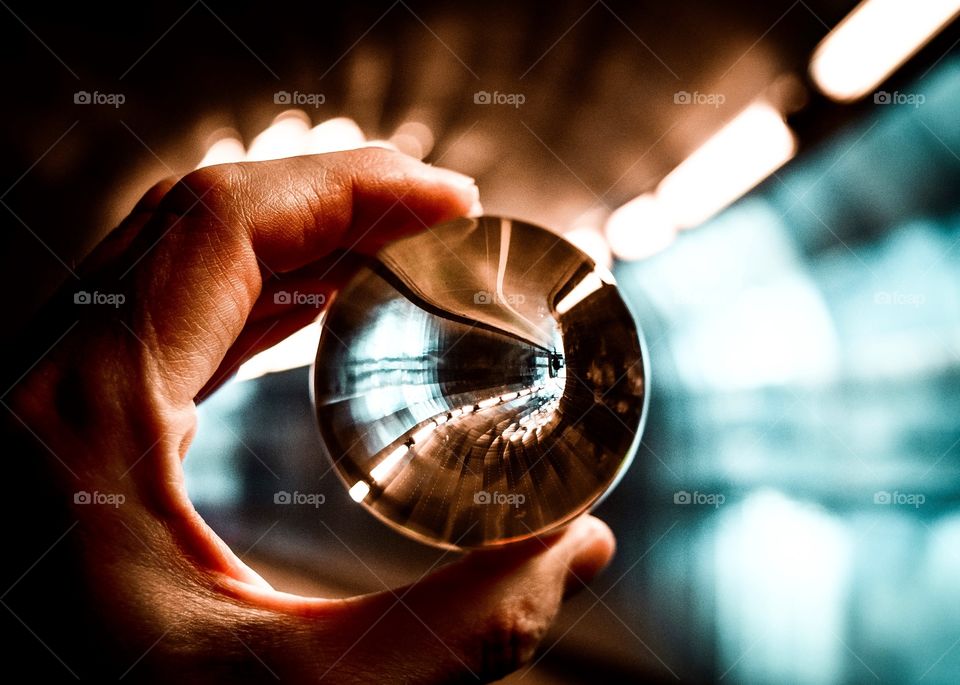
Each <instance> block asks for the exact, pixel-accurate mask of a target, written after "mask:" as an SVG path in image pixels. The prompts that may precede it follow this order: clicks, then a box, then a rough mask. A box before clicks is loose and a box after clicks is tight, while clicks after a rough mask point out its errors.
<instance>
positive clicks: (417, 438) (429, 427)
mask: <svg viewBox="0 0 960 685" xmlns="http://www.w3.org/2000/svg"><path fill="white" fill-rule="evenodd" d="M436 428H437V424H435V423H434V422H433V421H430V422H429V423H427V424H426V425H425V426H423V427H422V428H421V429H420V430H418V431H417V432H416V433H414V434H413V435H411V436H410V437H411V438H412V439H413V441H414V443H416V444H420V443H421V442H423V441H424V440H426V439H427V438H428V437H429V436H430V434H431V433H433V431H434V430H436Z"/></svg>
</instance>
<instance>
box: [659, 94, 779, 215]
mask: <svg viewBox="0 0 960 685" xmlns="http://www.w3.org/2000/svg"><path fill="white" fill-rule="evenodd" d="M796 148H797V144H796V139H795V138H794V135H793V132H792V131H791V130H790V128H789V127H788V126H787V125H786V123H784V121H783V117H782V116H781V115H780V113H779V112H778V111H777V110H776V109H774V108H773V107H772V106H771V105H769V104H767V103H764V102H756V103H754V104H752V105H750V106H748V107H747V108H746V109H744V110H743V111H742V112H740V114H738V115H737V116H736V117H735V118H734V119H733V121H731V122H729V123H728V124H727V125H726V126H724V127H723V128H722V129H720V131H718V132H717V133H716V134H714V135H713V137H711V138H710V139H709V140H708V141H707V142H706V143H704V144H703V145H702V146H701V147H699V148H698V149H697V150H695V151H694V152H693V153H692V154H691V155H690V156H689V157H687V159H685V160H684V161H683V162H681V163H680V166H678V167H677V168H676V169H674V170H673V171H671V172H670V173H669V174H667V176H666V177H665V178H664V179H663V180H662V181H661V182H660V185H658V186H657V191H656V199H657V201H658V202H659V203H661V206H662V208H663V211H664V212H665V214H666V216H668V217H670V219H671V220H672V221H673V222H674V223H675V224H676V225H677V226H679V227H680V228H689V227H691V226H697V225H699V224H701V223H703V222H704V221H706V220H707V219H709V218H710V217H711V216H713V215H714V214H716V213H717V212H719V211H720V210H721V209H723V208H725V207H726V206H727V205H729V204H730V203H731V202H733V201H734V200H736V199H738V198H739V197H740V196H741V195H743V194H744V193H746V192H747V191H748V190H750V189H751V188H753V186H755V185H756V184H757V183H759V182H760V181H762V180H763V179H764V178H766V177H767V176H769V175H770V174H771V173H773V172H774V171H776V170H777V169H778V168H779V167H780V166H782V165H783V164H784V163H785V162H786V161H787V160H789V159H790V158H791V157H793V155H794V153H795V152H796Z"/></svg>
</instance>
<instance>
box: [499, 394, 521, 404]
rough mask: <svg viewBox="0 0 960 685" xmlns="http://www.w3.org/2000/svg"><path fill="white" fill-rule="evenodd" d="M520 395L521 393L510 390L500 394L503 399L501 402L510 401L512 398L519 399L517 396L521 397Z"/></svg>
mask: <svg viewBox="0 0 960 685" xmlns="http://www.w3.org/2000/svg"><path fill="white" fill-rule="evenodd" d="M519 396H520V393H518V392H508V393H507V394H505V395H500V401H501V402H509V401H510V400H515V399H517V397H519Z"/></svg>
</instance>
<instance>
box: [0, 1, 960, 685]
mask: <svg viewBox="0 0 960 685" xmlns="http://www.w3.org/2000/svg"><path fill="white" fill-rule="evenodd" d="M0 4H2V5H3V7H2V8H0V15H2V16H3V17H4V20H3V21H2V22H0V36H2V40H0V53H2V56H3V59H2V65H3V66H2V78H3V81H4V91H5V93H6V94H7V96H6V97H5V98H4V105H3V108H2V114H0V116H2V117H3V126H2V129H0V136H2V141H3V150H4V154H3V156H2V158H0V189H2V190H0V204H2V205H3V207H2V208H0V217H2V221H3V243H4V244H3V252H2V254H3V268H2V269H0V287H2V288H3V292H7V293H16V296H9V297H7V298H6V299H5V317H4V318H5V322H6V326H5V330H6V331H7V334H8V335H9V336H10V337H11V338H13V337H15V336H16V335H17V333H18V331H20V330H21V329H22V328H23V327H24V326H25V325H27V323H28V322H29V320H30V317H31V316H32V315H33V313H34V312H35V311H36V309H37V308H38V307H39V306H40V305H41V304H42V303H43V302H44V301H45V299H46V298H48V297H49V296H50V294H51V293H52V292H53V291H54V290H55V289H56V288H57V287H59V286H60V285H61V284H63V283H65V282H68V281H70V280H72V279H74V278H75V274H74V267H75V265H76V263H77V262H78V260H80V259H81V258H82V256H83V255H84V254H86V253H87V252H88V251H89V250H90V249H91V248H92V247H93V245H95V244H96V243H97V242H98V241H99V240H100V239H101V238H102V236H103V235H105V234H106V232H107V231H109V230H110V228H111V227H112V226H114V225H115V224H116V223H117V222H118V221H119V220H120V219H121V218H122V217H123V216H124V215H125V214H126V213H127V212H128V211H129V210H130V209H131V207H132V206H133V204H134V203H135V202H136V200H137V199H138V198H139V196H140V195H141V194H142V193H143V192H144V191H145V190H146V189H147V188H149V187H150V186H151V185H152V184H153V183H154V182H156V181H157V180H159V179H161V178H164V177H166V176H169V175H171V174H182V173H186V172H188V171H189V170H191V169H193V168H196V167H198V166H201V165H206V164H213V163H217V162H222V161H230V160H237V159H269V158H276V157H283V156H289V155H292V154H303V153H308V152H323V151H330V150H335V149H343V148H350V147H356V146H359V145H363V144H378V145H389V146H393V147H396V148H397V149H399V150H401V151H403V152H406V153H407V154H411V155H414V156H416V157H420V158H423V159H425V160H426V161H428V162H431V163H434V164H438V165H444V166H449V167H451V168H454V169H456V170H458V171H461V172H463V173H466V174H470V175H472V176H475V177H476V178H477V181H478V184H479V186H480V189H481V199H482V200H483V203H484V206H485V209H486V211H487V212H488V213H494V214H506V215H509V216H513V217H516V218H520V219H524V220H528V221H530V222H532V223H536V224H539V225H543V226H545V227H548V228H550V229H551V230H555V231H557V232H558V233H562V234H563V235H565V236H566V237H567V238H568V239H569V240H571V241H572V242H574V243H575V244H577V245H579V246H580V247H581V248H582V249H584V250H585V251H587V252H588V253H589V254H590V255H591V256H593V257H594V259H595V260H597V261H598V262H600V263H604V264H606V265H609V266H611V268H612V269H613V272H614V274H615V276H616V277H617V279H618V281H619V283H620V285H621V287H622V290H623V293H624V296H625V298H626V299H627V300H628V301H629V302H630V303H631V305H632V306H633V308H634V311H635V312H636V314H637V317H638V320H639V323H640V325H641V327H642V328H643V330H644V331H645V334H646V337H647V342H648V344H649V349H650V358H651V371H652V374H651V375H652V399H651V406H650V415H649V420H648V423H647V429H646V433H645V437H644V440H643V443H642V445H641V447H640V451H639V453H638V455H637V459H636V461H635V462H634V465H633V467H632V468H631V470H630V471H629V472H628V473H627V475H626V477H625V479H624V481H623V482H622V483H621V485H620V486H619V488H618V489H617V490H616V491H615V492H613V494H612V495H611V496H610V497H609V498H608V499H607V500H606V501H605V502H604V503H603V505H602V506H601V507H600V508H599V510H598V512H597V513H598V515H600V516H601V517H603V518H604V519H605V520H607V521H608V522H609V523H610V525H611V527H612V528H613V529H614V531H615V532H616V533H617V536H618V539H619V550H618V554H617V557H616V560H615V561H614V563H613V565H612V566H611V567H610V568H609V569H608V570H607V571H606V572H605V573H604V574H603V575H602V576H601V577H600V578H598V579H597V581H596V582H594V583H593V584H592V586H591V587H590V588H589V589H587V590H586V591H584V592H583V593H581V594H580V595H579V596H578V597H577V598H576V599H575V600H574V601H572V602H570V603H569V604H568V605H567V606H566V607H565V608H564V609H563V612H562V614H561V616H560V619H559V621H558V623H557V626H556V627H555V629H554V630H553V632H552V633H551V634H550V635H549V636H548V638H547V639H546V640H545V642H544V645H543V647H542V648H541V650H540V652H539V653H538V655H537V657H536V659H535V661H534V663H533V664H532V665H531V667H529V668H527V669H525V670H523V671H521V672H520V673H518V674H516V675H514V676H512V677H511V679H510V681H511V682H521V681H525V682H528V683H581V682H595V681H598V680H601V679H602V680H604V681H611V682H619V681H631V682H677V681H683V682H687V681H689V682H702V681H727V682H739V683H847V682H850V683H861V682H863V683H873V682H884V683H886V682H895V683H906V682H921V681H922V682H924V683H952V682H956V681H957V678H958V674H960V611H958V607H960V481H958V475H960V474H958V464H960V455H958V451H960V448H958V445H960V425H958V421H957V414H958V409H960V249H958V245H960V196H958V193H957V188H958V187H960V119H958V112H960V48H958V45H960V27H958V22H955V21H954V18H955V16H956V14H957V12H958V10H960V2H956V1H955V0H954V1H950V0H922V2H907V1H906V0H866V2H863V3H862V4H860V5H858V4H857V3H856V2H851V1H849V0H796V1H795V2H789V1H767V2H761V1H760V0H730V1H729V2H725V3H722V4H721V3H709V2H707V1H706V0H689V1H686V2H677V3H659V2H652V1H650V0H643V1H641V2H630V3H626V2H613V1H612V0H597V1H596V2H593V3H590V2H583V3H575V2H574V3H564V4H560V5H558V4H557V3H545V2H542V3H507V2H499V1H495V2H490V3H485V4H484V5H483V6H477V7H466V6H463V7H456V6H453V5H450V6H446V5H444V4H442V3H439V2H415V1H413V0H397V1H396V2H392V3H391V2H382V3H373V2H364V3H351V4H350V5H349V6H348V5H347V4H346V3H332V4H321V3H310V4H306V3H304V4H299V3H288V2H272V3H266V4H258V3H252V2H239V3H222V2H212V1H210V2H208V1H206V0H197V1H196V2H193V3H192V4H191V3H190V2H183V3H160V2H142V3H137V4H136V6H134V5H130V6H129V7H126V8H121V9H119V10H118V9H117V8H115V7H106V6H105V7H102V8H100V7H91V6H86V5H83V6H81V5H69V6H65V7H62V8H58V9H57V11H56V12H52V11H50V10H49V9H48V8H44V7H43V6H41V5H37V4H32V3H25V2H10V3H9V4H8V3H0ZM316 334H317V329H316V326H314V327H312V328H311V329H308V330H305V331H304V332H302V333H300V334H297V336H295V337H294V338H293V339H292V340H290V341H287V342H286V343H284V347H283V348H282V349H281V350H273V351H268V352H266V353H264V355H262V356H261V357H259V358H256V359H254V360H251V361H250V362H248V364H247V365H245V367H244V368H242V369H241V371H240V373H239V374H238V376H237V378H236V379H235V380H233V381H232V382H230V383H228V384H227V385H226V386H225V387H224V388H223V389H222V390H220V391H219V392H218V393H217V394H216V395H214V396H213V397H211V398H210V399H209V400H208V401H207V402H206V403H204V404H203V405H202V407H201V409H200V414H201V417H200V431H199V434H198V436H197V439H196V442H195V444H194V446H193V447H192V448H191V452H190V454H189V455H188V458H187V460H186V464H185V467H186V471H187V476H188V482H189V487H190V491H191V495H192V497H193V499H194V502H195V503H196V505H197V507H198V509H199V510H200V511H201V513H202V514H203V515H204V517H205V518H206V519H207V521H208V522H209V523H210V524H211V526H212V527H213V528H214V529H215V530H216V531H217V532H218V533H219V534H220V535H221V536H222V537H223V538H224V539H225V540H226V541H227V542H228V543H229V544H230V545H231V546H232V547H233V549H234V550H235V551H236V552H237V553H238V554H239V555H240V556H241V557H242V558H243V559H244V560H246V561H247V562H248V563H250V564H251V565H252V566H254V567H255V568H257V569H258V570H260V571H261V572H262V573H263V575H264V576H265V577H267V578H268V579H269V580H270V581H272V582H273V583H274V585H275V586H276V587H278V588H280V589H284V590H289V591H292V592H300V593H305V594H326V595H336V596H346V595H350V594H354V593H358V592H368V591H374V590H380V589H383V588H384V586H397V585H400V584H403V583H408V582H413V581H415V580H416V579H417V578H419V577H420V576H421V575H422V574H424V573H425V572H428V571H429V570H430V569H432V568H435V567H436V565H438V564H442V563H445V562H446V561H449V560H450V559H452V558H453V555H451V554H449V553H444V552H441V551H438V550H432V549H430V548H427V547H424V546H421V545H419V544H417V543H415V542H412V541H410V540H407V539H405V538H402V537H401V536H399V535H398V534H397V533H395V532H393V531H392V530H390V529H388V528H387V527H385V526H384V525H382V524H380V523H379V522H377V521H376V520H374V519H373V518H372V516H370V515H369V514H367V513H366V512H364V511H363V510H362V509H361V508H360V507H359V506H357V505H356V504H355V503H354V502H353V501H352V500H351V499H350V498H349V496H348V495H347V493H346V492H345V490H344V488H343V486H342V485H341V483H340V482H339V480H337V478H336V476H335V474H334V473H332V472H331V471H330V469H329V468H328V462H327V460H326V456H325V455H324V454H323V452H322V449H321V446H320V444H319V440H318V436H317V430H316V427H315V419H314V416H313V410H312V407H311V404H310V397H309V392H308V368H307V365H308V364H309V363H310V362H311V360H312V354H313V352H314V351H315V349H316ZM22 370H23V369H22V368H21V369H20V372H21V373H22ZM278 493H305V494H312V495H317V496H315V497H312V498H310V497H306V498H304V497H301V498H291V501H292V503H291V504H288V505H283V504H276V503H275V501H276V498H277V494H278ZM319 495H322V497H320V496H319ZM321 500H322V503H321ZM298 501H299V502H300V503H299V504H297V502H298Z"/></svg>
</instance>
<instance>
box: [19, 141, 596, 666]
mask: <svg viewBox="0 0 960 685" xmlns="http://www.w3.org/2000/svg"><path fill="white" fill-rule="evenodd" d="M476 200H477V191H476V187H475V186H474V185H473V182H472V180H471V179H468V178H466V177H463V176H460V175H459V174H454V173H453V172H449V171H445V170H441V169H436V168H433V167H430V166H427V165H424V164H422V163H420V162H418V161H416V160H413V159H411V158H407V157H404V156H402V155H400V154H397V153H393V152H389V151H386V150H379V149H374V148H368V149H364V150H356V151H351V152H339V153H331V154H327V155H316V156H310V157H298V158H292V159H286V160H279V161H274V162H257V163H242V164H229V165H220V166H215V167H209V168H205V169H201V170H198V171H195V172H193V173H191V174H189V175H187V176H185V177H184V178H182V179H180V180H179V181H176V180H169V181H165V182H162V183H160V184H158V185H157V186H156V187H154V188H153V189H152V190H151V191H150V192H148V193H147V195H146V196H145V197H144V198H143V200H141V202H140V203H139V204H138V206H137V207H136V208H135V209H134V211H133V212H132V213H131V215H130V216H129V217H128V218H127V219H126V220H125V221H124V223H123V224H122V225H121V226H120V227H119V228H117V229H116V230H115V231H114V232H113V233H111V234H110V235H109V236H108V237H107V238H106V239H105V240H104V242H103V243H102V244H101V245H100V246H99V247H97V248H96V249H95V250H94V252H93V253H92V254H91V255H90V256H89V257H88V258H87V259H86V261H85V262H84V263H83V264H81V265H80V267H79V270H78V273H79V274H80V275H81V277H82V279H83V281H82V284H81V285H80V286H79V287H78V286H77V284H76V283H71V284H68V285H69V286H70V287H69V289H66V290H64V292H62V293H61V294H60V295H59V296H58V297H57V298H56V299H55V300H54V301H53V302H51V303H50V305H49V307H47V309H46V310H44V312H43V313H42V316H41V317H40V318H39V319H38V321H37V322H36V325H35V326H34V327H33V329H32V330H31V331H29V335H27V336H25V337H24V339H23V343H24V344H23V345H22V346H21V347H20V349H19V352H18V353H17V354H18V355H19V356H17V354H15V355H14V358H15V359H16V360H18V361H22V363H21V364H19V366H18V367H17V368H18V371H17V372H14V374H13V376H14V378H13V379H11V382H12V385H11V386H10V389H9V390H8V391H7V392H6V393H5V394H4V395H3V404H4V406H5V407H6V410H7V412H6V413H7V415H6V416H5V436H4V440H5V444H6V445H7V446H8V449H9V450H10V452H8V459H7V462H8V473H9V478H10V480H9V481H8V484H9V485H8V494H7V496H6V497H4V498H3V507H4V517H3V527H4V534H5V538H4V540H5V552H6V560H5V563H4V564H3V567H4V568H3V571H2V574H3V581H4V585H3V587H2V588H0V590H5V592H4V594H3V595H2V604H3V607H4V609H5V610H6V611H5V612H4V613H3V615H4V619H5V620H6V621H7V625H6V626H4V634H5V635H6V636H9V637H5V638H4V642H5V647H6V648H5V650H4V651H5V652H6V654H5V655H4V656H5V658H6V660H7V663H8V664H10V662H11V661H12V662H14V663H13V664H12V665H10V667H11V668H12V667H14V666H16V665H18V664H20V665H22V666H23V667H25V668H27V669H28V672H30V673H33V674H35V675H36V676H37V677H40V676H43V675H50V676H53V677H55V678H57V679H58V680H59V679H62V678H66V679H68V680H72V677H71V674H72V675H74V676H77V677H80V678H83V679H87V678H93V679H97V680H99V679H109V680H114V679H116V678H119V677H123V678H124V680H128V681H137V682H139V681H162V682H170V681H171V680H173V679H174V678H175V679H176V682H178V683H186V682H225V681H229V682H232V683H239V682H260V681H263V682H276V680H277V679H279V680H280V681H281V682H315V681H320V680H324V681H326V682H334V683H352V682H409V683H446V682H473V683H476V682H488V681H491V680H496V679H498V678H500V677H502V676H504V675H506V674H507V673H509V672H511V671H513V670H515V669H516V668H518V667H519V666H521V665H522V664H523V663H524V662H525V661H527V660H528V659H529V658H530V657H531V656H532V654H533V652H534V650H535V648H536V646H537V644H538V642H539V641H540V640H541V638H542V637H543V635H544V634H545V632H546V630H547V628H548V627H549V625H550V623H551V621H552V620H553V618H554V616H555V614H556V612H557V611H558V608H559V605H560V603H561V601H562V599H563V597H564V595H565V594H568V593H569V592H571V591H573V590H575V589H576V587H577V586H579V585H580V584H582V583H583V582H587V581H589V579H590V578H592V577H593V576H594V575H595V574H596V573H597V572H598V571H599V570H600V569H601V568H602V567H603V566H604V565H605V564H606V563H607V562H608V561H609V558H610V557H611V555H612V554H613V550H614V540H613V536H612V534H611V533H610V531H609V529H608V528H607V527H606V526H605V525H604V524H603V523H601V522H600V521H598V520H597V519H595V518H592V517H589V516H584V517H581V518H580V519H578V520H577V521H575V522H574V523H573V524H571V525H570V526H568V527H567V528H566V529H565V530H564V531H563V532H561V533H558V534H556V535H554V536H551V537H548V538H543V539H535V540H530V541H527V542H526V543H522V544H519V545H515V546H510V547H507V548H503V549H498V550H493V551H489V552H479V553H473V554H469V555H466V556H464V557H463V558H461V559H459V560H458V561H456V562H454V563H452V564H449V565H447V566H445V567H443V568H441V569H439V570H437V571H435V572H434V573H433V574H432V575H429V576H427V577H425V578H424V579H422V580H421V581H419V582H418V583H416V584H415V585H413V586H410V587H407V588H399V589H397V590H395V591H393V592H382V593H377V594H371V595H364V596H361V597H354V598H350V599H347V600H331V599H323V598H308V597H299V596H293V595H288V594H285V593H281V592H277V591H275V590H273V589H271V588H270V587H269V586H268V585H267V584H266V583H265V582H264V581H262V580H261V579H260V578H259V577H258V576H257V574H256V573H254V572H253V571H252V570H251V569H249V568H248V567H247V566H246V565H245V564H243V562H241V561H240V560H239V559H238V558H237V557H236V556H235V555H234V554H233V552H231V551H230V549H229V548H227V546H226V545H225V544H224V543H223V542H222V541H221V540H220V539H219V538H218V537H217V536H216V535H215V534H214V533H213V532H212V531H211V530H210V529H209V528H208V527H207V525H206V524H205V523H204V522H203V520H202V519H201V518H200V517H199V516H198V514H197V513H196V511H195V510H194V508H193V506H192V504H191V503H190V501H189V499H188V497H187V495H186V492H185V489H184V487H183V471H182V468H181V459H182V458H183V456H184V454H185V453H186V451H187V448H188V446H189V444H190V441H191V439H192V437H193V435H194V433H195V430H196V402H198V401H199V400H200V399H202V398H203V397H204V396H205V395H206V394H208V393H209V392H210V391H211V390H212V389H214V388H215V387H216V386H217V385H219V384H220V383H222V382H223V381H224V380H225V379H226V378H228V377H229V375H230V373H232V371H233V370H235V369H236V367H237V366H238V365H239V364H240V363H242V361H244V360H245V359H246V358H248V357H250V356H251V355H252V354H254V353H255V352H257V351H259V350H261V349H264V348H265V347H268V346H270V345H272V344H274V343H275V342H277V341H278V340H280V339H282V338H283V337H285V336H286V335H288V334H289V333H291V332H292V331H294V330H296V329H298V328H299V327H301V326H303V325H304V324H306V323H307V322H308V321H310V320H311V319H313V318H314V317H315V316H316V315H317V310H316V309H315V308H314V307H310V306H307V307H303V306H300V307H297V306H289V305H286V306H285V305H278V304H275V303H274V298H273V294H274V293H275V292H276V291H278V290H281V289H287V290H290V289H291V286H293V287H295V288H297V289H299V290H300V291H301V292H303V291H312V292H318V293H319V292H322V293H325V294H332V293H334V292H335V290H336V288H337V285H338V284H339V283H341V282H342V281H343V279H344V278H346V277H348V276H349V274H350V270H351V268H352V265H353V264H355V260H356V255H357V254H367V255H369V254H373V253H374V252H375V251H376V250H377V249H378V247H379V246H381V245H382V244H384V243H385V242H386V241H388V240H390V239H391V238H395V237H398V236H401V235H405V234H408V233H411V232H415V231H419V230H423V229H424V228H425V227H426V226H429V225H431V224H434V223H436V222H438V221H442V220H445V219H449V218H453V217H456V216H460V215H463V214H464V213H466V212H467V211H469V210H470V209H471V207H472V206H474V203H475V202H476ZM77 290H86V291H88V292H93V291H95V290H98V291H100V292H107V293H122V294H123V295H124V296H125V302H124V304H123V305H121V306H119V307H110V306H86V307H82V306H78V305H75V304H74V302H73V294H74V293H75V292H76V291H77ZM75 321H76V322H77V323H75V324H73V325H72V326H71V323H72V322H75ZM65 331H66V333H64V332H65ZM48 348H49V351H47V352H44V350H48ZM38 358H39V360H38ZM31 364H32V365H31ZM24 370H27V372H26V373H25V374H24ZM17 375H20V378H19V379H17V378H16V376H17ZM8 385H9V383H8ZM10 485H12V487H10ZM78 491H87V492H94V491H98V492H102V493H111V494H117V495H123V497H124V501H123V504H122V505H120V506H116V507H114V506H109V505H91V504H86V505H84V504H78V503H75V501H74V493H76V492H78ZM398 597H400V598H401V600H400V601H398Z"/></svg>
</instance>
